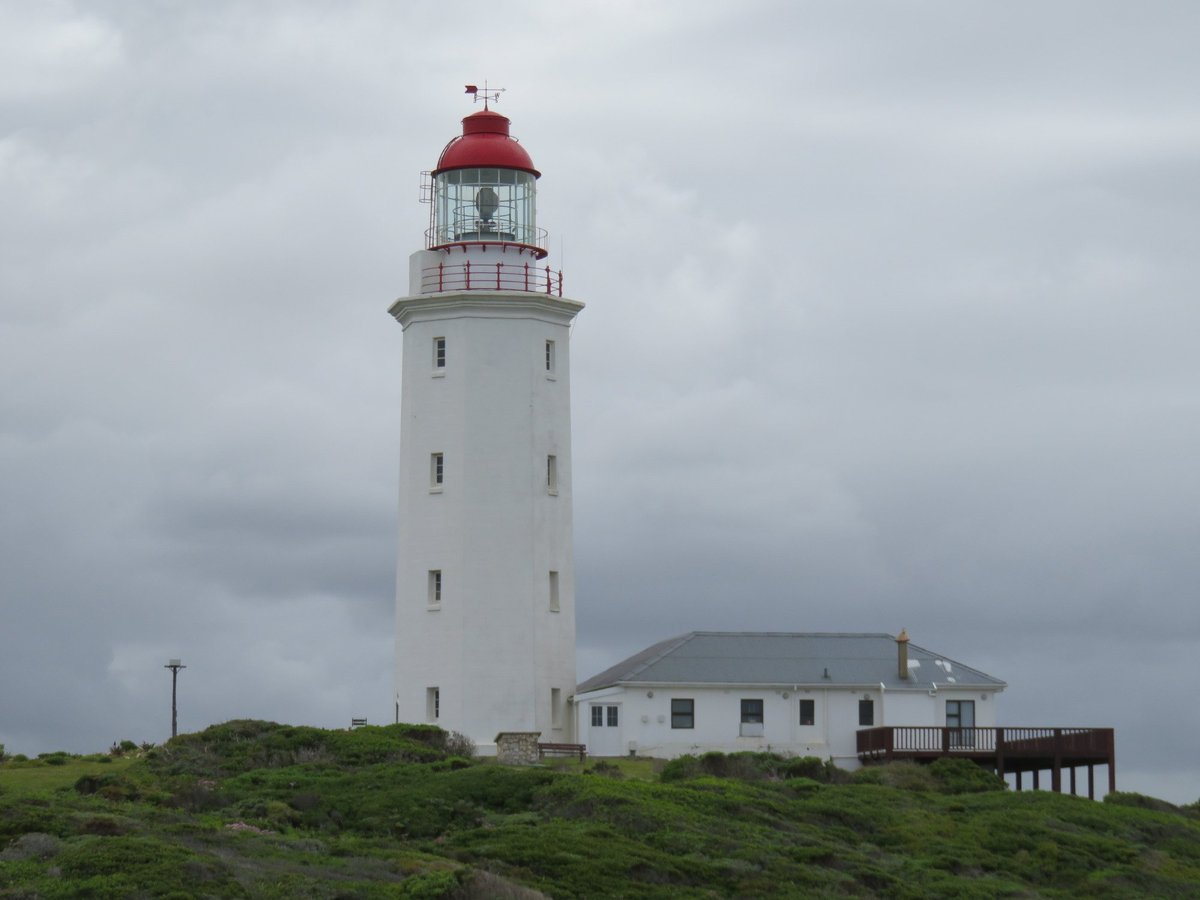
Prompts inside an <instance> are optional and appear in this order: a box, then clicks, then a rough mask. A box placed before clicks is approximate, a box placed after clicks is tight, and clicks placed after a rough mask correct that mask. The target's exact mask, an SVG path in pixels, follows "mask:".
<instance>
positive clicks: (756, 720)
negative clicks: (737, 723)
mask: <svg viewBox="0 0 1200 900" xmlns="http://www.w3.org/2000/svg"><path fill="white" fill-rule="evenodd" d="M762 720H763V702H762V701H761V700H743V701H742V724H743V725H761V724H762Z"/></svg>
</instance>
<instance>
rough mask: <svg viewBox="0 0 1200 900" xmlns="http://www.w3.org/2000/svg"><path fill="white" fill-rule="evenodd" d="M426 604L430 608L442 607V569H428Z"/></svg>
mask: <svg viewBox="0 0 1200 900" xmlns="http://www.w3.org/2000/svg"><path fill="white" fill-rule="evenodd" d="M427 602H428V605H429V608H430V609H441V608H442V570H441V569H430V570H429V596H428V600H427Z"/></svg>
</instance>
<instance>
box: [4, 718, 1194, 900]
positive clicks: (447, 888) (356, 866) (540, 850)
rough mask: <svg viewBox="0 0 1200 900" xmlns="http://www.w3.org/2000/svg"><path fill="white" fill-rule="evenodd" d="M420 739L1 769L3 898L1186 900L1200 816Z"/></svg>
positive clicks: (733, 758)
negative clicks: (516, 756)
mask: <svg viewBox="0 0 1200 900" xmlns="http://www.w3.org/2000/svg"><path fill="white" fill-rule="evenodd" d="M470 750H471V748H470V746H469V744H467V743H466V742H464V741H463V740H462V739H461V738H458V737H457V736H454V735H448V734H446V733H445V732H442V731H440V730H439V729H436V728H431V727H427V726H408V725H392V726H386V727H366V728H361V729H356V730H354V731H348V732H343V731H325V730H321V729H314V728H298V727H289V726H282V725H275V724H272V723H267V722H252V721H235V722H228V723H225V724H224V725H216V726H213V727H211V728H209V729H207V730H205V731H203V732H200V733H198V734H191V735H181V736H180V737H178V738H176V739H174V740H172V741H170V742H169V743H167V744H165V745H163V746H162V747H158V748H150V747H146V746H143V747H142V748H138V747H136V746H135V745H133V744H132V743H129V742H125V743H123V744H120V745H115V746H114V747H113V749H112V751H111V752H110V753H109V754H105V755H95V756H87V757H71V756H68V755H67V754H44V755H43V756H42V757H39V758H38V759H36V760H23V759H10V760H8V761H6V762H2V763H0V897H10V898H12V897H22V898H33V897H44V898H58V897H78V896H86V897H97V898H108V897H112V898H117V897H120V898H125V897H139V896H143V897H175V898H185V897H268V898H271V897H278V898H285V897H286V898H292V897H314V898H356V897H361V898H372V897H429V898H434V897H450V898H475V897H478V898H483V897H488V898H493V897H498V898H504V897H510V898H532V897H539V896H543V895H548V896H552V897H728V896H743V897H760V896H761V897H769V896H796V897H813V896H816V897H820V896H829V897H832V896H881V897H937V896H945V897H951V896H953V897H1000V896H1022V897H1032V896H1043V897H1057V896H1099V897H1124V896H1155V897H1171V896H1179V897H1183V896H1197V894H1200V811H1198V810H1197V809H1195V808H1194V807H1183V808H1178V807H1174V806H1171V805H1170V804H1167V803H1164V802H1162V801H1158V800H1153V799H1152V798H1147V797H1141V796H1139V795H1129V794H1116V795H1110V796H1109V797H1108V798H1107V802H1105V803H1093V802H1091V801H1088V800H1085V799H1082V798H1074V797H1068V796H1061V795H1057V794H1051V793H1048V792H1024V793H1012V792H1009V791H1007V790H1006V789H1005V787H1004V784H1003V782H1001V781H999V780H998V779H996V778H995V776H993V775H992V774H991V773H989V772H986V771H984V770H982V769H979V768H977V767H975V766H974V765H972V764H971V763H969V762H965V761H953V760H948V761H941V762H938V763H935V764H934V765H932V766H929V767H927V768H920V767H917V766H912V765H893V766H886V767H877V768H871V769H865V770H862V771H861V772H858V773H855V775H853V776H850V775H848V774H847V773H844V772H841V771H840V770H837V769H834V768H832V767H830V766H828V765H827V764H824V763H822V762H821V761H819V760H815V759H812V758H806V759H787V758H782V757H778V756H774V755H770V754H733V755H728V756H727V755H723V754H707V755H705V756H702V757H684V758H682V759H680V760H674V761H672V762H670V763H667V764H665V765H661V764H658V765H654V764H652V763H651V762H649V761H644V760H619V761H599V762H595V761H590V762H588V763H586V764H583V765H581V764H579V763H578V762H576V761H571V762H567V761H564V762H561V763H555V764H554V766H553V767H540V766H539V767H528V768H510V767H504V766H499V765H497V764H495V763H494V762H491V761H480V760H475V759H471V758H470Z"/></svg>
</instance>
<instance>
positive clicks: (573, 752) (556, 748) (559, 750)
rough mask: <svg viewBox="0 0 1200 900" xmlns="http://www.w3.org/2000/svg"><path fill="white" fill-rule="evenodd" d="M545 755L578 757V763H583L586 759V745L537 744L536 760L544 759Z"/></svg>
mask: <svg viewBox="0 0 1200 900" xmlns="http://www.w3.org/2000/svg"><path fill="white" fill-rule="evenodd" d="M547 754H550V755H551V756H578V757H579V761H580V762H583V760H584V759H586V758H587V745H586V744H538V759H545V758H546V755H547Z"/></svg>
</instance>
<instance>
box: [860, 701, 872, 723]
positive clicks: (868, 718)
mask: <svg viewBox="0 0 1200 900" xmlns="http://www.w3.org/2000/svg"><path fill="white" fill-rule="evenodd" d="M858 724H859V727H867V728H869V727H870V726H872V725H874V724H875V701H874V700H871V699H866V700H859V701H858Z"/></svg>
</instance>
